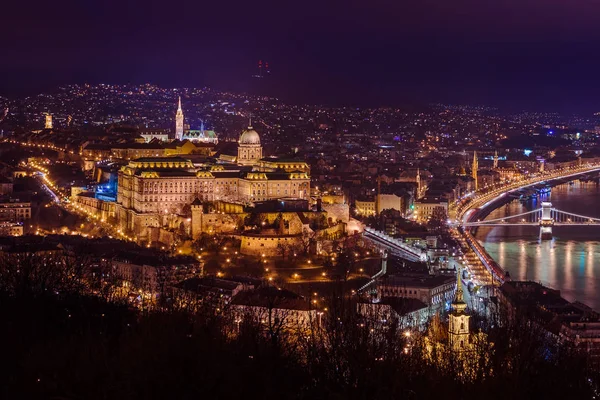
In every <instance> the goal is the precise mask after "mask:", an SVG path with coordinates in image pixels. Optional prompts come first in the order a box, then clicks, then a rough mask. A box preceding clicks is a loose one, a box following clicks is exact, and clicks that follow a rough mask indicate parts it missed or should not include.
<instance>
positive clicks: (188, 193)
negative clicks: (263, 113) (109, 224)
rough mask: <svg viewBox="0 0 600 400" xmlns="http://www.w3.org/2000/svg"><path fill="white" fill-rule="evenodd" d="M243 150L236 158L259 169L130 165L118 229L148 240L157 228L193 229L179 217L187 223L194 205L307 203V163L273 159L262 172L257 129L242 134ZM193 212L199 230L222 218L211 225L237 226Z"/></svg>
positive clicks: (168, 160) (153, 162)
mask: <svg viewBox="0 0 600 400" xmlns="http://www.w3.org/2000/svg"><path fill="white" fill-rule="evenodd" d="M257 142H258V143H257ZM187 143H189V142H187ZM240 147H241V148H242V150H241V151H240V150H238V153H241V154H242V155H243V161H246V162H248V163H252V164H254V165H255V167H252V166H251V165H244V164H242V165H236V164H234V163H230V164H225V165H220V164H216V165H214V164H212V165H211V164H204V165H202V166H200V167H198V166H195V165H194V164H193V163H192V162H191V161H190V160H189V159H186V158H182V157H142V158H138V159H135V160H131V161H130V162H129V164H128V165H126V166H123V167H122V168H121V170H120V171H119V173H118V190H117V208H116V217H117V220H118V223H119V227H120V228H121V229H124V230H131V231H133V232H136V234H137V235H138V236H139V237H144V236H146V235H147V234H148V229H149V228H153V227H155V228H159V227H163V226H165V225H173V226H175V225H177V224H181V223H183V225H185V226H189V225H190V222H189V221H187V220H185V219H181V220H180V219H179V218H183V217H180V216H181V215H182V214H184V212H183V210H184V209H185V208H187V207H188V206H190V205H193V202H194V201H196V200H198V201H210V202H215V201H225V202H240V203H244V204H249V203H254V202H257V201H265V200H272V199H281V198H295V199H304V200H308V198H309V195H310V175H309V173H310V172H309V168H308V165H307V164H306V163H304V162H299V161H292V160H285V161H278V160H276V159H269V160H267V161H265V164H264V165H263V166H262V167H261V166H260V161H261V160H260V158H259V157H260V156H261V155H262V147H261V146H260V140H259V139H258V133H256V131H254V130H252V131H251V132H249V130H246V131H244V132H243V133H242V135H241V139H240ZM280 165H283V166H287V167H288V168H287V171H286V168H275V167H278V166H280ZM296 167H298V170H296ZM192 208H193V207H192ZM193 211H194V210H193V209H192V212H191V214H192V219H193V218H194V215H196V216H197V217H198V218H201V219H202V223H201V228H200V230H203V229H204V227H205V226H208V225H207V224H211V223H213V222H214V223H216V222H217V220H218V219H219V218H221V219H219V221H221V222H219V224H213V225H214V228H215V230H217V229H225V230H226V229H233V228H231V227H234V226H235V221H229V220H228V221H225V220H224V219H223V218H225V217H223V216H221V217H214V218H213V217H208V216H206V215H202V212H196V213H194V212H193ZM197 211H199V210H197ZM220 215H222V214H220ZM213 219H214V221H212V220H213ZM209 221H212V222H210V223H209ZM191 225H192V227H191V228H187V229H192V230H193V225H194V222H193V221H192V222H191ZM217 225H218V227H217ZM221 225H222V226H221Z"/></svg>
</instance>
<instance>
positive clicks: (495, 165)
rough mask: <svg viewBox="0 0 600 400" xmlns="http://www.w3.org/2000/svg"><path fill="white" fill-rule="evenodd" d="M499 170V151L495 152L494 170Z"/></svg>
mask: <svg viewBox="0 0 600 400" xmlns="http://www.w3.org/2000/svg"><path fill="white" fill-rule="evenodd" d="M495 168H498V150H496V151H495V152H494V169H495Z"/></svg>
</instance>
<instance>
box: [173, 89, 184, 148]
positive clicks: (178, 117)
mask: <svg viewBox="0 0 600 400" xmlns="http://www.w3.org/2000/svg"><path fill="white" fill-rule="evenodd" d="M175 139H177V140H181V139H183V111H182V110H181V96H179V105H178V106H177V114H175Z"/></svg>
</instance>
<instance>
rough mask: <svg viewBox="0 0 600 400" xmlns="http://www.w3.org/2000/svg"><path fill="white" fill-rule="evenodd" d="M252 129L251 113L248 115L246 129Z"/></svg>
mask: <svg viewBox="0 0 600 400" xmlns="http://www.w3.org/2000/svg"><path fill="white" fill-rule="evenodd" d="M250 129H252V113H250V115H249V116H248V130H250Z"/></svg>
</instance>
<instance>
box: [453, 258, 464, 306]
mask: <svg viewBox="0 0 600 400" xmlns="http://www.w3.org/2000/svg"><path fill="white" fill-rule="evenodd" d="M461 275H462V274H461V269H460V268H458V269H457V270H456V293H455V295H454V301H453V302H452V309H453V310H454V312H456V313H462V312H464V311H465V309H466V308H467V304H466V303H465V301H464V299H463V295H464V294H463V286H462V278H461Z"/></svg>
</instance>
